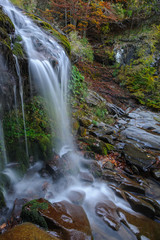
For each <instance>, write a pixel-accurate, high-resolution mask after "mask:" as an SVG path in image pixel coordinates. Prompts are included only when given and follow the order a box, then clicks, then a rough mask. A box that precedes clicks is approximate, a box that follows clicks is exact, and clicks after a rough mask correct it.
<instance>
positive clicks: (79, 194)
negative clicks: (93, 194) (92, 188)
mask: <svg viewBox="0 0 160 240" xmlns="http://www.w3.org/2000/svg"><path fill="white" fill-rule="evenodd" d="M85 195H86V194H85V192H83V191H73V190H72V191H70V192H69V194H68V195H67V196H68V198H69V200H70V201H71V202H72V203H74V204H82V203H83V201H84V198H85Z"/></svg>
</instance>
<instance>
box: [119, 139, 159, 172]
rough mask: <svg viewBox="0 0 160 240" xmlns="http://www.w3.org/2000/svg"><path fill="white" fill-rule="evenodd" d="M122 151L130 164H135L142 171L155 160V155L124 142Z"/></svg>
mask: <svg viewBox="0 0 160 240" xmlns="http://www.w3.org/2000/svg"><path fill="white" fill-rule="evenodd" d="M123 153H124V155H125V158H126V160H127V161H128V162H129V163H130V164H131V165H135V166H137V167H138V168H140V169H141V170H143V171H147V170H148V168H150V167H151V166H152V165H153V164H154V163H155V162H156V159H155V157H153V156H152V155H150V154H148V153H147V152H146V151H144V150H142V149H140V148H139V147H137V146H135V145H133V144H129V143H128V144H126V145H125V146H124V149H123Z"/></svg>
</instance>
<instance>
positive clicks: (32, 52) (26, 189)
mask: <svg viewBox="0 0 160 240" xmlns="http://www.w3.org/2000/svg"><path fill="white" fill-rule="evenodd" d="M0 5H2V7H3V10H4V12H5V13H6V14H7V15H8V16H9V18H10V19H11V20H12V22H13V23H14V26H15V34H16V35H20V36H21V38H22V41H23V45H24V48H25V52H26V54H27V56H28V65H29V71H28V72H29V73H30V76H29V78H30V85H34V87H35V89H36V91H37V92H38V93H39V94H41V95H42V96H43V97H44V98H45V100H46V104H47V109H48V114H49V116H50V118H52V117H53V116H54V121H55V122H56V136H58V139H59V141H57V143H56V146H55V149H54V151H55V152H56V153H57V154H58V155H59V156H60V157H63V156H64V155H65V154H67V155H68V159H69V161H70V162H69V165H71V166H72V165H73V166H74V167H73V169H76V170H75V171H76V173H73V174H71V175H67V176H66V177H63V178H61V179H60V180H59V181H58V182H57V181H56V182H54V181H53V180H52V178H51V177H49V176H47V177H45V178H42V177H41V175H40V174H39V171H40V170H41V169H42V167H43V163H42V162H37V163H35V165H33V166H31V167H30V168H29V169H28V172H27V173H26V175H25V176H24V178H23V179H19V178H16V175H15V173H14V171H13V170H11V169H10V168H8V167H7V154H6V151H5V143H4V137H3V126H2V123H1V122H0V133H1V135H0V137H1V138H3V139H1V141H2V143H3V149H4V151H3V156H2V157H3V160H4V164H5V165H6V168H5V170H4V173H5V174H6V175H7V176H9V177H10V179H11V182H12V183H13V184H12V187H11V190H10V191H9V192H7V191H6V193H5V198H6V202H7V205H8V207H9V208H10V209H11V208H12V207H13V203H14V200H15V199H16V198H18V199H20V198H30V197H31V198H40V197H44V198H45V199H47V200H49V201H50V202H52V203H53V202H58V201H61V200H67V201H70V200H69V198H68V194H69V193H70V192H79V193H83V196H84V200H83V204H82V207H83V208H84V209H85V211H86V213H87V216H88V218H89V221H90V224H91V228H92V230H93V235H94V239H97V240H100V239H137V238H136V237H135V235H134V234H133V233H132V232H134V226H132V230H133V231H130V230H129V229H127V228H126V227H125V226H123V228H120V230H119V231H114V230H112V228H110V227H109V226H108V225H107V224H105V223H104V221H103V220H102V219H100V218H99V217H98V216H97V215H96V213H95V207H96V204H97V203H98V202H105V201H109V202H110V203H111V202H112V203H114V204H115V205H116V207H119V208H121V209H124V210H125V211H127V212H132V213H133V211H132V210H131V209H130V207H129V204H128V203H126V202H125V201H124V200H121V199H120V198H118V197H117V196H116V195H115V194H114V192H113V191H112V190H111V189H110V188H109V187H108V186H107V184H106V183H103V182H98V181H95V180H94V179H93V180H92V181H89V182H88V183H87V182H83V181H80V180H79V177H78V176H79V175H83V174H84V175H88V176H90V173H89V172H88V170H86V169H83V168H82V167H81V161H84V160H85V159H84V158H83V157H82V156H81V155H79V154H77V153H76V152H75V146H74V144H73V139H72V136H71V131H70V121H69V117H68V114H67V112H68V110H67V84H68V80H69V75H70V68H71V66H70V61H69V59H68V57H67V55H66V53H65V51H64V49H63V48H62V47H61V46H60V45H59V44H58V43H57V42H56V40H54V38H53V37H51V36H50V35H47V34H46V33H45V32H44V31H42V30H41V29H40V28H39V27H38V26H37V25H35V24H34V23H33V22H32V20H30V19H29V18H28V17H27V16H26V15H23V14H22V12H21V11H20V10H18V9H16V8H15V7H14V6H13V5H12V4H11V3H10V2H9V1H8V0H0ZM15 60H16V69H17V75H18V78H19V85H20V88H19V89H20V93H19V94H20V99H21V105H22V106H21V107H22V112H23V121H24V131H25V109H24V99H23V86H22V83H21V73H20V72H21V69H20V67H19V64H18V60H17V58H16V57H15ZM30 87H31V86H30ZM31 89H32V87H31ZM14 92H15V90H14ZM14 101H15V104H17V103H16V102H17V101H16V96H15V100H14ZM16 108H17V106H16ZM25 142H26V152H27V155H29V153H28V144H27V136H26V134H25ZM46 182H47V189H46V192H45V195H44V193H43V194H42V186H43V185H44V184H45V183H46ZM30 195H31V196H30ZM134 214H135V213H134ZM96 232H98V235H96V234H97V233H96ZM96 236H98V237H96ZM100 236H101V237H100ZM124 236H126V238H124ZM77 239H78V238H77Z"/></svg>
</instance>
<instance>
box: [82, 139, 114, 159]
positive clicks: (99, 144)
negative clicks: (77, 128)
mask: <svg viewBox="0 0 160 240" xmlns="http://www.w3.org/2000/svg"><path fill="white" fill-rule="evenodd" d="M79 140H80V141H82V142H85V143H86V144H87V150H89V151H93V152H95V153H98V154H101V155H107V150H108V148H109V147H110V145H108V144H107V143H104V142H103V141H101V140H99V139H97V138H94V137H86V138H85V137H83V138H82V137H81V138H79Z"/></svg>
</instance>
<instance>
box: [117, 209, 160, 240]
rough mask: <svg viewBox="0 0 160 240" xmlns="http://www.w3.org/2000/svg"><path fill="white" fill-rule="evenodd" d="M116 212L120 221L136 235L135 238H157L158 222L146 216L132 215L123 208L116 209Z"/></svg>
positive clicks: (159, 231)
mask: <svg viewBox="0 0 160 240" xmlns="http://www.w3.org/2000/svg"><path fill="white" fill-rule="evenodd" d="M118 214H119V216H120V219H121V222H123V223H124V224H125V225H126V226H127V228H128V229H130V230H131V231H132V232H133V233H134V234H135V235H136V239H146V240H147V239H155V240H156V239H159V236H160V223H158V222H155V221H153V220H152V219H150V218H148V217H146V216H142V215H138V216H137V215H133V214H132V213H129V212H126V211H125V210H123V209H118Z"/></svg>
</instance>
